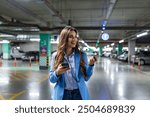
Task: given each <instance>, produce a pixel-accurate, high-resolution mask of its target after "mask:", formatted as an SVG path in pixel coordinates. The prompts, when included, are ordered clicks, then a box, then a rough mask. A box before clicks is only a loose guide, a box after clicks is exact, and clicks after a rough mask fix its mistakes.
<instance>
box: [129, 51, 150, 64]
mask: <svg viewBox="0 0 150 117" xmlns="http://www.w3.org/2000/svg"><path fill="white" fill-rule="evenodd" d="M131 61H132V62H133V63H138V62H140V64H141V65H144V64H150V51H140V52H138V53H136V54H135V55H133V56H132V58H131Z"/></svg>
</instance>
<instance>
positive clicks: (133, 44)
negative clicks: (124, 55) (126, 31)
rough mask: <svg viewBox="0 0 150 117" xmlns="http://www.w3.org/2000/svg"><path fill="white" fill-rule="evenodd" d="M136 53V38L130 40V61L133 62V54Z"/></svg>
mask: <svg viewBox="0 0 150 117" xmlns="http://www.w3.org/2000/svg"><path fill="white" fill-rule="evenodd" d="M134 54H135V40H129V41H128V62H131V56H132V55H134Z"/></svg>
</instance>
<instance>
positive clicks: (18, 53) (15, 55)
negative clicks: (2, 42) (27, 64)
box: [10, 47, 25, 59]
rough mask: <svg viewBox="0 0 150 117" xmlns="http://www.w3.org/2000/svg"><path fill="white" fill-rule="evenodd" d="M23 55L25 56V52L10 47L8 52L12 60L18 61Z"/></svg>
mask: <svg viewBox="0 0 150 117" xmlns="http://www.w3.org/2000/svg"><path fill="white" fill-rule="evenodd" d="M23 55H25V52H24V51H22V50H19V49H17V48H16V47H12V48H11V50H10V57H11V58H13V59H14V58H16V59H20V58H21V57H22V56H23Z"/></svg>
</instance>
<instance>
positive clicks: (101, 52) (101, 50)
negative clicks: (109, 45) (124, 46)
mask: <svg viewBox="0 0 150 117" xmlns="http://www.w3.org/2000/svg"><path fill="white" fill-rule="evenodd" d="M102 54H103V47H101V46H99V56H102Z"/></svg>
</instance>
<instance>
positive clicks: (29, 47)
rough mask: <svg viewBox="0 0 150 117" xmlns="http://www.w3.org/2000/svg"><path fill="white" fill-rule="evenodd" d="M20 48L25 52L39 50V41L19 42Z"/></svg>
mask: <svg viewBox="0 0 150 117" xmlns="http://www.w3.org/2000/svg"><path fill="white" fill-rule="evenodd" d="M20 49H21V50H23V51H25V52H27V51H39V42H27V43H21V44H20Z"/></svg>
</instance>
